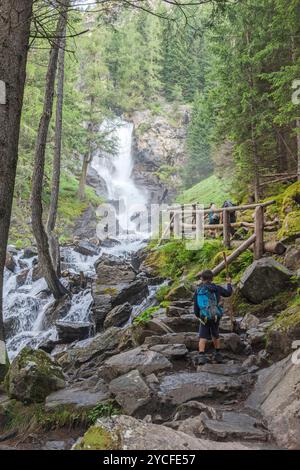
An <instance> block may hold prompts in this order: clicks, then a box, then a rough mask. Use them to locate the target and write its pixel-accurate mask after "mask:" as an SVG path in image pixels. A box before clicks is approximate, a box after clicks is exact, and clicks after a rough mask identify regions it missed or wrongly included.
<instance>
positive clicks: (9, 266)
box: [5, 252, 17, 273]
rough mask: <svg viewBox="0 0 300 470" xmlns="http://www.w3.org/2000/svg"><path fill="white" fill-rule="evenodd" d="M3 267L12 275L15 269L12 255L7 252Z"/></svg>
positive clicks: (15, 265) (15, 264)
mask: <svg viewBox="0 0 300 470" xmlns="http://www.w3.org/2000/svg"><path fill="white" fill-rule="evenodd" d="M5 267H6V269H8V270H9V271H11V272H12V273H13V272H14V271H15V269H16V267H17V263H16V261H15V258H14V256H13V254H12V253H9V252H7V253H6V259H5Z"/></svg>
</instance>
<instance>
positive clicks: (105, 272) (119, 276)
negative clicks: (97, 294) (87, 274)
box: [95, 253, 136, 285]
mask: <svg viewBox="0 0 300 470" xmlns="http://www.w3.org/2000/svg"><path fill="white" fill-rule="evenodd" d="M95 269H96V273H97V281H98V283H99V284H100V285H115V284H121V283H127V282H131V281H134V279H135V278H136V272H135V270H134V269H133V267H132V266H131V264H130V263H128V262H127V261H125V260H123V259H121V258H119V257H118V256H113V255H110V254H107V253H104V254H103V255H102V256H100V258H99V259H98V260H97V261H96V263H95Z"/></svg>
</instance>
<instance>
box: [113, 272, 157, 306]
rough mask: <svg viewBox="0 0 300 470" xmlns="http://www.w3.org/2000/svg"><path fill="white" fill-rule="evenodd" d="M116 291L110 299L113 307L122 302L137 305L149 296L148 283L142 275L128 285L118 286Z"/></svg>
mask: <svg viewBox="0 0 300 470" xmlns="http://www.w3.org/2000/svg"><path fill="white" fill-rule="evenodd" d="M116 289H117V292H116V295H115V296H113V299H112V304H113V306H115V305H120V304H122V303H124V302H129V303H130V304H131V305H138V304H139V303H140V302H142V300H144V299H145V297H147V295H148V294H149V289H148V281H147V278H146V277H145V276H143V275H139V276H138V277H137V278H136V280H135V281H133V282H130V283H129V284H119V285H118V286H117V287H116Z"/></svg>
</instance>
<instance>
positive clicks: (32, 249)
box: [21, 246, 38, 259]
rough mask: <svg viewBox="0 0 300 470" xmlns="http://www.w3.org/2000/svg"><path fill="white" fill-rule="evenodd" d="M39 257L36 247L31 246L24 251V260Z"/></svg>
mask: <svg viewBox="0 0 300 470" xmlns="http://www.w3.org/2000/svg"><path fill="white" fill-rule="evenodd" d="M37 255H38V251H37V248H35V247H34V246H29V247H27V248H25V249H24V252H23V255H22V257H21V258H22V259H30V258H33V257H34V256H37Z"/></svg>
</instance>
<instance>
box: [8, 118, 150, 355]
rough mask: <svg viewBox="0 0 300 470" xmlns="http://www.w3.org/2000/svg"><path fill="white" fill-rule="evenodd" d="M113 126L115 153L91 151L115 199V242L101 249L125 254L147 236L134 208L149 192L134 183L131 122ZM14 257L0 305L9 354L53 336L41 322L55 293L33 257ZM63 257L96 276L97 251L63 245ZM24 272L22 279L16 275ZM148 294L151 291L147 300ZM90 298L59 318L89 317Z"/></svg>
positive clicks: (81, 298)
mask: <svg viewBox="0 0 300 470" xmlns="http://www.w3.org/2000/svg"><path fill="white" fill-rule="evenodd" d="M104 125H108V123H104ZM109 125H111V123H110V124H109ZM113 125H114V130H113V137H114V138H115V139H116V141H117V144H118V151H117V152H116V155H114V156H111V155H105V154H101V153H100V152H99V153H97V154H96V155H95V156H94V158H93V160H92V163H91V165H92V167H93V168H94V170H96V171H97V173H98V174H99V176H100V177H101V178H102V179H103V180H104V181H105V183H106V186H107V197H108V199H109V200H110V201H112V202H113V203H114V204H115V203H116V202H117V203H118V206H119V212H118V215H117V218H118V222H119V225H120V227H121V229H122V232H121V235H120V237H119V242H118V243H117V244H116V245H115V246H113V247H108V248H105V247H103V248H101V251H102V252H108V253H112V254H114V255H117V256H127V255H128V254H129V253H132V252H134V251H136V250H138V249H139V248H140V247H141V246H142V245H143V243H145V238H147V237H148V234H147V233H145V232H143V231H141V232H140V231H139V229H138V225H137V218H136V212H138V211H139V210H140V209H141V208H142V207H144V208H145V207H146V204H147V195H146V193H144V192H143V191H141V190H140V189H138V188H137V186H136V185H135V183H134V180H133V178H132V171H133V166H134V162H133V155H132V138H133V125H132V124H131V123H129V122H125V121H120V120H116V121H114V123H113ZM124 234H125V237H124ZM13 256H14V261H15V263H16V268H15V271H14V273H12V272H10V271H8V270H7V269H5V274H4V309H3V310H4V320H5V325H6V329H7V331H8V332H9V334H8V339H7V349H8V353H9V356H10V359H12V358H13V357H14V356H15V355H16V354H17V353H18V352H19V351H20V350H21V349H22V348H23V347H24V346H30V347H33V348H36V347H39V345H41V343H43V342H45V341H47V340H56V339H57V331H56V328H55V325H53V326H51V327H49V328H48V329H44V327H43V324H44V322H43V320H44V316H45V311H46V309H47V308H48V307H49V306H50V305H51V303H53V301H54V298H53V296H52V295H50V293H49V291H48V289H47V285H46V282H45V280H44V279H43V278H42V279H39V280H36V281H35V280H34V276H33V269H34V263H35V262H37V258H36V257H33V258H31V259H23V251H19V252H18V253H17V254H16V253H14V255H13ZM61 256H62V258H63V263H62V266H63V269H66V270H67V271H68V272H70V273H72V274H79V273H80V272H81V271H82V272H84V273H85V274H86V275H87V276H89V277H90V278H91V277H93V276H94V275H95V268H94V263H95V261H96V260H97V258H98V255H96V256H84V255H82V254H80V253H77V252H76V251H74V249H73V248H72V247H62V249H61ZM23 275H24V277H25V280H24V279H23V280H22V279H21V280H20V278H19V276H21V277H22V276H23ZM62 282H63V283H64V282H65V280H64V279H62ZM152 297H153V296H152ZM152 297H151V296H150V298H151V299H152ZM149 300H150V299H149ZM92 303H93V298H92V295H91V290H90V289H86V290H83V291H80V292H79V293H78V294H75V295H73V297H72V303H71V306H70V309H69V311H68V313H67V314H66V316H65V317H64V318H63V321H64V322H71V323H86V322H89V321H90V318H91V307H92Z"/></svg>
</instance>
